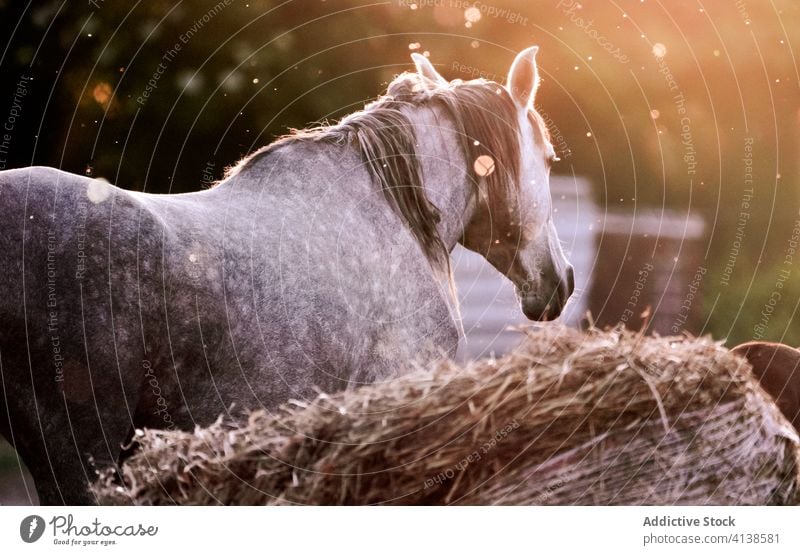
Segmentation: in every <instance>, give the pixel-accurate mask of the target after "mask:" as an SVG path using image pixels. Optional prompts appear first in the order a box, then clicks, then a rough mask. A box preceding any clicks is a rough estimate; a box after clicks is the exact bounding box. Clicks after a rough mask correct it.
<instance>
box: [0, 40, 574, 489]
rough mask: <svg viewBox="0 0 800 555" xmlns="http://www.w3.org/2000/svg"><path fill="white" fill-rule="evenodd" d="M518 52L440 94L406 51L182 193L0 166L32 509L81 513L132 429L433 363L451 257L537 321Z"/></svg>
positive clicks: (535, 185)
mask: <svg viewBox="0 0 800 555" xmlns="http://www.w3.org/2000/svg"><path fill="white" fill-rule="evenodd" d="M536 50H537V49H536V47H533V48H529V49H527V50H525V51H524V52H522V53H520V54H519V56H517V58H516V60H515V61H514V63H513V65H512V67H511V70H510V72H509V77H508V83H507V85H506V86H501V85H498V84H497V83H493V82H489V81H484V80H476V81H468V82H461V81H453V82H447V81H446V80H445V79H443V78H442V77H441V76H440V75H439V74H438V73H437V72H436V70H435V69H434V68H433V66H432V65H431V64H430V63H429V62H428V60H427V59H426V58H424V57H423V56H419V55H415V56H414V61H415V63H416V66H417V72H416V73H411V74H403V75H400V76H399V77H397V78H396V79H395V80H394V81H392V83H391V84H390V85H389V88H388V91H387V94H386V95H385V96H384V97H382V98H380V99H379V100H377V101H375V102H373V103H372V104H370V105H368V106H367V107H366V108H365V109H364V110H362V111H360V112H356V113H354V114H351V115H350V116H347V117H346V118H344V119H343V120H342V121H341V122H340V123H338V124H336V125H332V126H326V127H319V128H314V129H308V130H304V131H299V132H295V133H294V134H292V135H290V136H288V137H284V138H282V139H280V140H278V141H277V142H275V143H272V144H271V145H269V146H267V147H266V148H263V149H261V150H259V151H257V152H255V153H254V154H252V155H251V156H249V157H247V158H246V159H245V160H243V161H242V162H240V163H239V164H238V165H237V166H236V167H234V168H233V169H232V170H231V171H229V173H228V175H227V176H226V178H225V179H224V180H223V181H222V182H220V183H219V184H218V185H217V186H215V187H213V188H211V189H208V190H204V191H201V192H197V193H190V194H180V195H178V194H175V195H153V194H145V193H139V192H133V191H125V190H122V189H119V188H117V187H114V186H112V185H110V184H108V183H107V182H105V181H102V180H99V179H90V178H87V177H82V176H78V175H73V174H69V173H65V172H62V171H59V170H57V169H52V168H44V167H32V168H25V169H19V170H10V171H5V172H0V199H2V202H1V204H0V206H2V218H1V219H0V226H2V230H1V231H0V236H2V241H3V248H2V251H0V257H2V259H1V260H2V268H3V273H2V278H0V284H2V289H1V290H0V369H1V370H2V375H1V377H2V387H3V391H2V396H0V403H2V406H0V428H1V429H2V433H3V435H4V436H5V437H6V438H8V439H9V440H10V441H11V442H12V444H13V445H14V446H15V447H16V449H17V451H18V453H19V454H20V455H21V457H22V459H23V461H24V462H25V464H26V465H27V466H28V468H29V469H30V471H31V473H32V474H33V477H34V480H35V482H36V488H37V492H38V494H39V499H40V501H41V502H42V503H44V504H56V503H74V504H78V503H91V502H93V498H92V497H91V495H90V493H89V492H88V490H87V484H88V483H89V482H90V481H91V480H92V479H93V477H94V472H95V470H94V468H95V467H100V466H106V465H113V464H115V463H117V462H118V461H119V460H120V457H121V454H122V453H121V446H122V445H123V444H124V443H125V442H126V441H127V440H128V439H129V438H130V437H131V436H132V433H133V430H134V429H135V428H144V427H150V428H172V427H176V428H181V429H192V428H193V427H194V426H195V425H206V424H209V423H210V422H212V421H213V420H214V419H216V418H217V417H218V416H219V415H220V414H223V413H229V411H230V409H231V407H232V406H233V407H235V409H236V410H246V409H256V408H260V407H264V408H266V409H273V408H275V407H276V406H278V405H279V404H281V403H283V402H285V401H287V400H289V399H290V398H294V399H312V398H313V396H314V395H315V394H316V391H317V390H318V389H321V390H323V391H335V390H341V389H343V388H345V387H352V386H355V385H358V384H362V383H368V382H373V381H375V380H384V379H389V378H391V377H392V376H395V375H396V374H397V373H399V372H401V371H402V370H403V369H406V368H408V367H409V365H410V364H409V363H410V362H411V361H417V362H421V363H425V362H426V361H428V362H429V361H431V360H432V359H436V358H438V357H442V356H446V355H452V354H453V353H454V352H455V349H456V346H457V342H458V335H459V332H458V330H459V328H458V320H457V317H456V316H455V315H457V309H456V308H455V306H454V300H453V298H452V291H451V288H450V283H451V282H450V266H449V258H448V256H449V252H450V250H451V249H453V247H454V246H455V245H456V243H458V242H461V243H462V244H463V245H464V246H466V247H467V248H469V249H472V250H474V251H476V252H478V253H480V254H482V255H483V256H484V257H486V259H487V260H488V261H489V262H490V263H491V264H493V265H494V267H495V268H497V270H499V271H500V272H502V273H503V274H505V275H506V276H508V278H509V279H510V280H511V281H512V282H513V283H514V284H515V285H516V287H517V291H518V293H519V296H520V300H521V305H522V310H523V311H524V313H525V314H526V315H527V316H528V317H529V318H531V319H535V320H544V319H548V318H553V317H556V316H558V314H559V313H560V311H561V310H562V308H563V307H564V304H565V303H566V302H567V299H568V298H569V296H570V294H571V292H572V289H573V278H572V268H571V267H570V265H569V263H568V262H567V260H566V259H565V258H564V254H563V252H562V250H561V247H560V244H559V241H558V238H557V236H556V231H555V228H554V226H553V222H552V220H551V214H550V212H551V205H550V193H549V190H548V174H549V166H550V163H551V162H552V161H553V160H554V158H555V153H554V151H553V147H552V146H551V144H550V143H549V140H548V135H547V130H546V128H545V126H544V124H543V122H542V119H541V117H540V116H539V115H538V114H537V113H536V112H535V111H534V110H533V99H534V94H535V92H536V89H537V86H538V81H539V78H538V72H537V69H536V62H535V56H536Z"/></svg>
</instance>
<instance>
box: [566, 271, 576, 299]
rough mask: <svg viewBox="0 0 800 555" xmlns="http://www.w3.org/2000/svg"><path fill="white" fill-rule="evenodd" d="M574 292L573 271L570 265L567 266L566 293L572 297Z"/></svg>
mask: <svg viewBox="0 0 800 555" xmlns="http://www.w3.org/2000/svg"><path fill="white" fill-rule="evenodd" d="M573 291H575V269H574V268H573V267H572V265H570V266H567V293H568V295H572V292H573Z"/></svg>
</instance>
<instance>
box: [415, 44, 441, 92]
mask: <svg viewBox="0 0 800 555" xmlns="http://www.w3.org/2000/svg"><path fill="white" fill-rule="evenodd" d="M411 59H412V60H414V65H415V66H417V73H419V74H420V75H421V76H422V77H423V78H425V79H427V80H428V81H430V83H431V84H432V85H446V84H447V79H445V78H444V77H442V76H441V75H439V72H438V71H436V68H435V67H433V64H432V63H430V61H428V58H426V57H425V56H423V55H422V54H418V53H417V52H412V53H411Z"/></svg>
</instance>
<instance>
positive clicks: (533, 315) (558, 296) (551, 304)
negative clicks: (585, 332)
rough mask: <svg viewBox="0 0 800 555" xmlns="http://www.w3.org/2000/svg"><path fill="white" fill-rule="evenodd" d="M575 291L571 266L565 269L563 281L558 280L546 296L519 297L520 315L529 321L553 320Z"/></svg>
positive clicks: (573, 273) (538, 293)
mask: <svg viewBox="0 0 800 555" xmlns="http://www.w3.org/2000/svg"><path fill="white" fill-rule="evenodd" d="M574 290H575V271H574V270H573V268H572V265H570V266H568V267H567V271H566V276H565V279H563V280H559V281H558V283H557V284H556V286H555V287H554V288H553V290H552V291H551V292H550V293H549V294H547V293H545V294H541V293H540V292H536V293H533V294H531V295H528V296H523V297H520V304H521V305H522V313H523V314H525V317H526V318H528V319H529V320H534V321H537V322H544V321H549V320H555V319H556V318H558V317H559V316H560V315H561V312H562V311H563V310H564V307H565V306H567V301H569V298H570V297H571V296H572V292H573V291H574Z"/></svg>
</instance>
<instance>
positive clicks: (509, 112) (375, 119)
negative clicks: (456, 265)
mask: <svg viewBox="0 0 800 555" xmlns="http://www.w3.org/2000/svg"><path fill="white" fill-rule="evenodd" d="M420 106H430V107H440V108H442V109H444V111H445V113H446V114H448V116H449V117H450V119H451V120H452V122H453V124H454V125H455V131H456V133H457V134H458V136H459V137H460V142H461V149H462V152H463V154H464V158H465V160H466V161H467V164H468V165H469V168H468V171H467V175H469V176H472V177H473V179H472V181H473V184H474V185H475V186H477V184H478V176H477V175H475V174H474V172H473V170H472V163H473V161H474V160H476V159H477V158H478V157H479V156H481V155H488V156H491V157H492V159H493V160H494V163H495V170H494V171H493V172H492V173H490V174H489V175H488V176H487V177H486V178H485V179H487V181H488V183H487V187H486V188H487V190H488V194H489V202H490V203H491V202H493V201H492V199H493V198H502V197H501V195H506V194H509V193H511V192H512V191H513V190H514V188H515V187H516V186H517V184H518V182H519V174H520V158H521V153H520V148H519V144H520V141H519V126H518V123H517V108H516V106H515V104H514V102H513V100H512V99H511V96H510V95H509V93H508V91H507V90H506V89H505V88H504V87H502V86H500V85H498V84H497V83H495V82H492V81H486V80H484V79H476V80H472V81H466V82H463V81H461V80H455V81H452V82H451V83H449V84H448V85H440V86H438V87H436V88H433V89H429V88H427V87H426V84H425V83H424V82H423V78H422V77H420V76H419V75H418V74H417V73H404V74H402V75H400V76H398V77H397V78H396V79H394V80H393V81H392V82H391V83H390V84H389V87H388V89H387V92H386V94H385V95H384V96H382V97H380V98H379V99H377V100H376V101H374V102H372V103H370V104H368V105H367V106H366V107H365V108H364V109H363V110H361V111H358V112H354V113H352V114H350V115H348V116H346V117H345V118H343V119H342V120H341V121H340V122H339V123H336V124H333V125H320V126H316V127H311V128H306V129H300V130H292V131H291V133H290V134H288V135H285V136H283V137H280V138H279V139H277V140H276V141H274V142H272V143H271V144H269V145H267V146H265V147H263V148H261V149H259V150H257V151H255V152H253V153H252V154H250V155H248V156H247V157H245V158H243V159H242V160H241V161H240V162H239V163H238V164H236V165H235V166H233V167H231V168H229V169H228V171H227V172H226V174H225V179H228V178H230V177H233V176H235V175H237V174H238V173H240V172H241V171H243V170H245V169H247V168H248V167H250V166H251V165H252V164H253V163H255V162H256V161H258V160H259V159H261V158H262V157H264V156H265V155H267V154H269V153H271V152H273V151H274V150H276V149H277V148H278V147H281V146H284V145H287V144H291V143H297V142H318V143H326V144H337V145H349V144H351V145H354V146H358V149H359V151H360V153H361V157H362V159H363V160H364V163H365V164H366V165H367V167H368V168H369V171H370V173H371V175H372V178H373V179H374V180H375V181H376V182H377V184H379V185H380V187H381V189H382V190H383V193H384V195H385V196H386V200H387V201H388V202H389V204H390V205H391V206H392V208H393V209H394V210H395V212H396V213H397V214H399V216H400V217H401V218H402V219H403V220H404V221H405V223H406V224H407V225H408V228H409V229H410V231H411V233H412V234H413V235H414V237H415V238H416V239H417V241H418V242H419V244H420V245H421V246H422V249H423V251H424V252H425V255H426V256H427V258H428V260H429V261H430V262H431V265H432V266H433V267H434V268H435V269H437V268H438V269H446V270H447V273H448V274H449V267H450V262H449V260H450V259H449V252H448V250H447V247H446V246H445V244H444V243H443V242H442V239H441V237H439V234H438V231H437V229H436V224H437V223H438V221H439V214H438V211H437V209H436V207H435V206H434V205H433V204H431V202H430V201H429V200H428V199H427V197H426V195H425V189H424V187H423V183H422V172H421V166H420V161H419V159H418V158H417V156H416V150H415V144H416V138H415V136H414V131H413V126H412V124H411V122H410V121H409V119H408V117H407V116H406V115H405V114H404V113H403V108H404V107H405V108H408V107H420ZM530 119H531V122H532V123H533V126H534V129H538V130H539V135H540V137H542V138H546V137H547V136H548V133H547V127H546V125H545V124H544V121H543V120H542V118H541V116H539V114H538V113H536V111H531V112H530ZM398 185H400V186H398Z"/></svg>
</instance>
